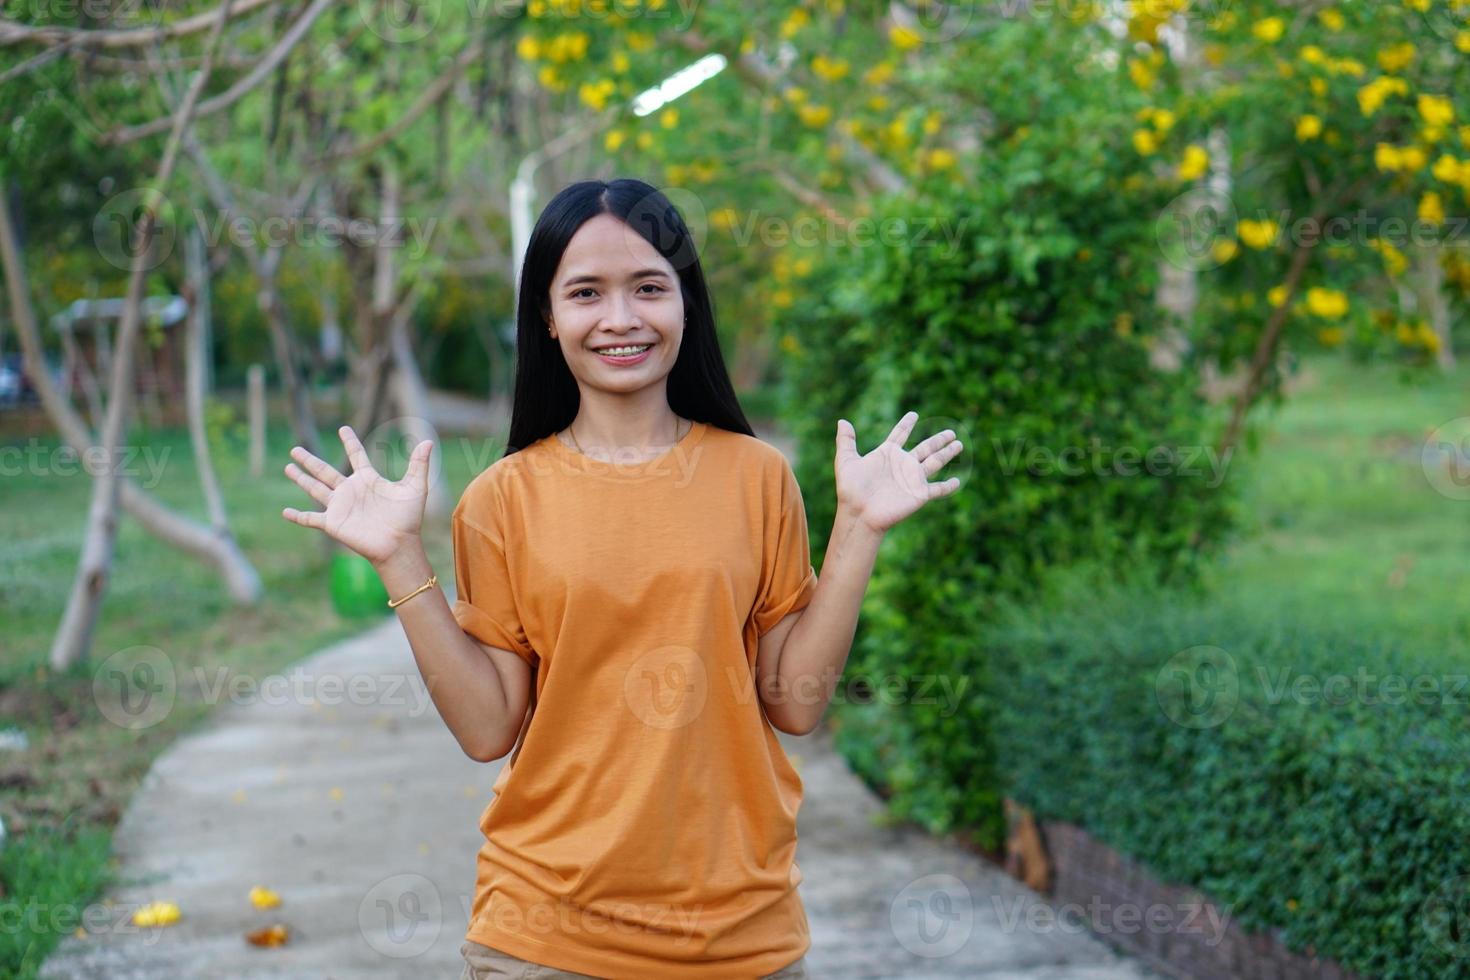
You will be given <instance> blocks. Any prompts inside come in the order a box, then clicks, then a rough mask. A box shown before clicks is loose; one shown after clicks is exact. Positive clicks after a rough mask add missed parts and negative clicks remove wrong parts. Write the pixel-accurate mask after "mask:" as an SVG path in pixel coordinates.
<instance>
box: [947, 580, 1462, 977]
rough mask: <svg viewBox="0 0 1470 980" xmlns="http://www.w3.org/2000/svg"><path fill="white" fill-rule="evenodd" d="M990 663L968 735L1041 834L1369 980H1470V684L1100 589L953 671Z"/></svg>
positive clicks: (1058, 606)
mask: <svg viewBox="0 0 1470 980" xmlns="http://www.w3.org/2000/svg"><path fill="white" fill-rule="evenodd" d="M982 665H983V666H984V668H985V671H986V672H987V673H988V676H990V677H991V678H992V679H994V683H993V685H992V687H991V689H990V690H989V691H988V692H987V693H985V694H984V695H983V696H981V697H979V698H975V699H973V700H969V701H966V702H964V704H963V707H962V710H961V712H960V715H961V716H962V717H963V718H964V722H963V725H962V729H963V731H964V732H966V733H969V732H975V731H984V732H986V733H987V734H989V735H990V736H991V737H993V738H994V749H995V752H996V755H997V759H998V769H999V771H1000V773H1001V776H1002V785H1003V787H1004V789H1005V792H1006V794H1007V795H1009V796H1012V797H1014V798H1016V799H1018V800H1020V801H1021V802H1023V803H1025V804H1027V805H1028V806H1030V807H1032V808H1033V809H1034V810H1035V811H1036V813H1037V815H1038V816H1039V817H1042V818H1046V819H1052V820H1064V821H1070V822H1073V823H1077V824H1080V825H1082V826H1085V827H1086V828H1087V830H1088V832H1089V833H1091V834H1093V835H1094V836H1096V837H1098V838H1100V839H1101V840H1103V841H1105V842H1106V843H1108V844H1109V845H1110V846H1112V847H1114V848H1115V849H1117V850H1119V851H1122V852H1123V853H1125V854H1129V855H1131V856H1133V857H1134V858H1136V859H1138V860H1140V861H1142V863H1144V864H1145V865H1147V866H1148V867H1149V868H1150V869H1151V872H1152V873H1153V874H1154V875H1155V876H1157V877H1159V878H1161V879H1163V880H1166V881H1172V882H1179V883H1184V884H1188V885H1191V886H1194V887H1197V888H1199V889H1201V890H1202V891H1204V892H1205V893H1206V894H1208V895H1209V896H1210V897H1211V898H1212V899H1213V900H1214V901H1215V902H1217V903H1218V904H1219V905H1220V906H1221V907H1222V909H1224V910H1225V911H1226V912H1228V914H1229V915H1230V916H1231V918H1233V919H1234V920H1235V921H1236V922H1237V923H1238V924H1239V925H1240V926H1241V927H1242V928H1245V929H1247V930H1249V931H1258V930H1264V929H1266V928H1268V927H1274V928H1279V929H1280V930H1281V932H1282V938H1283V941H1284V942H1286V944H1287V945H1288V946H1290V947H1291V948H1293V949H1302V948H1304V947H1305V946H1307V945H1308V944H1310V945H1312V946H1314V947H1315V948H1316V950H1317V952H1318V953H1319V954H1321V955H1325V956H1330V957H1332V958H1334V959H1337V960H1338V961H1340V962H1342V963H1343V964H1344V965H1346V966H1349V967H1350V968H1352V969H1354V970H1356V971H1357V972H1359V973H1360V974H1361V975H1363V976H1373V977H1382V978H1385V980H1409V978H1413V980H1429V978H1436V977H1444V978H1449V977H1460V976H1464V963H1465V956H1466V955H1467V954H1470V939H1467V937H1466V936H1465V935H1464V934H1463V932H1462V931H1461V930H1462V929H1463V914H1464V908H1465V903H1466V901H1467V899H1470V773H1467V770H1466V768H1465V762H1464V760H1465V759H1466V758H1467V757H1470V732H1467V730H1466V728H1465V724H1464V719H1465V705H1466V702H1467V699H1470V689H1467V688H1466V687H1465V683H1464V682H1465V676H1466V675H1465V672H1464V668H1463V665H1462V664H1458V665H1457V664H1454V663H1452V662H1450V658H1448V657H1438V656H1435V655H1430V654H1425V653H1419V652H1415V651H1412V650H1406V649H1403V648H1401V647H1400V646H1398V645H1395V644H1393V643H1385V642H1380V641H1378V640H1375V639H1373V638H1371V637H1368V636H1364V635H1363V634H1362V633H1361V631H1358V630H1355V629H1353V627H1352V625H1351V623H1350V622H1349V623H1342V622H1341V621H1338V622H1326V621H1323V622H1302V621H1295V622H1292V621H1286V622H1283V621H1262V620H1261V619H1260V618H1259V617H1253V616H1252V614H1251V613H1250V612H1249V611H1248V610H1245V609H1243V608H1240V607H1239V606H1237V605H1236V604H1235V603H1233V602H1223V601H1221V600H1220V599H1219V598H1218V597H1216V598H1212V599H1209V600H1205V599H1201V598H1199V597H1194V596H1189V595H1180V594H1176V593H1173V592H1159V593H1157V594H1151V593H1150V592H1149V591H1147V590H1140V589H1136V588H1135V589H1123V588H1107V587H1105V586H1100V585H1098V584H1097V583H1096V582H1094V583H1092V584H1090V585H1087V586H1086V587H1078V586H1076V585H1075V584H1074V585H1070V586H1067V587H1064V588H1059V589H1058V591H1057V592H1056V594H1055V595H1053V596H1051V597H1049V599H1048V600H1047V601H1046V602H1045V603H1042V604H1040V605H1033V607H1032V608H1029V609H1022V608H1019V607H1015V608H1011V609H1008V610H1006V611H1004V612H1002V613H1001V614H999V615H998V616H997V619H996V621H995V622H994V623H993V624H992V626H991V628H990V629H988V630H987V632H986V637H985V642H984V645H983V651H976V652H975V653H974V654H973V656H972V658H971V660H970V661H968V662H961V663H959V664H957V665H956V667H957V668H958V669H964V670H978V669H979V668H980V667H981V666H982ZM1399 682H1402V687H1401V688H1400V687H1399V686H1398V684H1399Z"/></svg>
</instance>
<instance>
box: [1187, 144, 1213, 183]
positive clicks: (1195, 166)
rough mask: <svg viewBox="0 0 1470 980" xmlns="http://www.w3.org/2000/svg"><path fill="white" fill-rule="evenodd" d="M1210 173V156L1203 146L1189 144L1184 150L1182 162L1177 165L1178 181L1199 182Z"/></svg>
mask: <svg viewBox="0 0 1470 980" xmlns="http://www.w3.org/2000/svg"><path fill="white" fill-rule="evenodd" d="M1209 171H1210V154H1209V153H1207V152H1206V151H1205V148H1204V147H1203V146H1200V145H1199V144H1197V143H1191V144H1189V145H1188V146H1186V147H1185V148H1184V160H1183V162H1182V163H1180V164H1179V179H1180V180H1199V179H1200V178H1201V177H1203V176H1204V175H1205V174H1207V173H1209Z"/></svg>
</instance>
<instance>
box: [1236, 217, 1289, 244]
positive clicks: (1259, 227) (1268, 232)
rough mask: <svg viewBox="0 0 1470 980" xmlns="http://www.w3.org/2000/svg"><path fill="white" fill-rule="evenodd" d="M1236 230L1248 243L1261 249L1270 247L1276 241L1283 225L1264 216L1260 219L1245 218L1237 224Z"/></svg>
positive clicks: (1241, 238) (1242, 239)
mask: <svg viewBox="0 0 1470 980" xmlns="http://www.w3.org/2000/svg"><path fill="white" fill-rule="evenodd" d="M1236 232H1237V233H1238V234H1239V235H1240V240H1241V241H1242V242H1245V244H1246V245H1248V246H1249V247H1251V248H1254V249H1256V250H1261V249H1267V248H1270V247H1271V246H1272V245H1273V244H1274V243H1275V242H1276V236H1277V235H1278V234H1279V233H1280V232H1281V226H1280V225H1278V224H1276V222H1275V221H1272V220H1271V219H1270V218H1262V219H1261V220H1259V221H1255V220H1253V219H1251V218H1244V219H1242V220H1241V221H1240V222H1238V223H1237V224H1236Z"/></svg>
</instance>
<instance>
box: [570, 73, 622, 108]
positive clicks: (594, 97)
mask: <svg viewBox="0 0 1470 980" xmlns="http://www.w3.org/2000/svg"><path fill="white" fill-rule="evenodd" d="M616 89H617V85H616V84H615V83H614V82H613V80H612V79H610V78H604V79H602V80H600V81H596V82H583V83H582V84H581V86H580V87H578V89H577V95H578V97H579V98H580V99H581V100H582V101H583V102H585V103H587V104H588V105H589V106H591V107H592V108H594V109H596V110H598V111H599V112H600V111H602V110H603V109H605V108H607V100H608V98H609V97H610V96H611V95H612V94H613V92H614V91H615V90H616Z"/></svg>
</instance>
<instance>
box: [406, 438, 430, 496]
mask: <svg viewBox="0 0 1470 980" xmlns="http://www.w3.org/2000/svg"><path fill="white" fill-rule="evenodd" d="M433 452H434V443H433V441H432V440H430V439H425V440H424V441H423V442H421V443H419V444H418V445H417V446H414V447H413V452H412V453H411V454H410V455H409V457H408V472H406V473H404V474H403V481H404V482H405V483H407V484H408V485H409V486H411V487H418V488H419V489H428V475H429V456H430V455H431V454H432V453H433Z"/></svg>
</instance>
